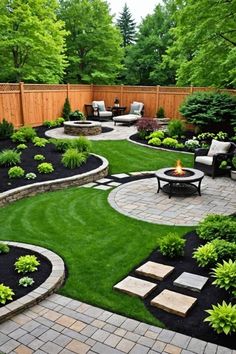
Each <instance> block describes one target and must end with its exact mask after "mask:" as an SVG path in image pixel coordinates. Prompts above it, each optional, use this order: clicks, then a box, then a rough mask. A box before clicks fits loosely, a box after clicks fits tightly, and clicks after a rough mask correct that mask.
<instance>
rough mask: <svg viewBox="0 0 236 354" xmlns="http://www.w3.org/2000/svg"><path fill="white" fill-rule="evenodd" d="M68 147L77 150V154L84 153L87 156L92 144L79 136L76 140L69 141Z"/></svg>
mask: <svg viewBox="0 0 236 354" xmlns="http://www.w3.org/2000/svg"><path fill="white" fill-rule="evenodd" d="M69 147H70V148H73V149H77V150H78V151H79V152H85V153H87V154H89V153H90V151H91V149H92V143H91V141H90V140H88V139H87V138H86V137H84V136H80V137H79V138H77V139H71V140H70V144H69Z"/></svg>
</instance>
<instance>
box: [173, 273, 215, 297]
mask: <svg viewBox="0 0 236 354" xmlns="http://www.w3.org/2000/svg"><path fill="white" fill-rule="evenodd" d="M207 280H208V278H207V277H203V276H201V275H197V274H192V273H187V272H183V273H182V274H181V275H180V276H179V277H178V278H177V279H176V280H175V281H174V285H176V286H179V287H181V288H186V289H189V290H192V291H197V292H200V291H201V290H202V288H203V287H204V285H205V284H206V282H207Z"/></svg>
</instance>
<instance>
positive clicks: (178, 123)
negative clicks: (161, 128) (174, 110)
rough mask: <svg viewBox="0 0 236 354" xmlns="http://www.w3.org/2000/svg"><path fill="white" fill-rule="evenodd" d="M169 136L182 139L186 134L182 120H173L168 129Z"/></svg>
mask: <svg viewBox="0 0 236 354" xmlns="http://www.w3.org/2000/svg"><path fill="white" fill-rule="evenodd" d="M167 131H168V135H169V136H171V137H173V138H180V137H181V136H182V135H183V134H184V132H185V124H184V122H183V121H182V120H181V119H172V120H171V121H170V122H169V123H168V127H167Z"/></svg>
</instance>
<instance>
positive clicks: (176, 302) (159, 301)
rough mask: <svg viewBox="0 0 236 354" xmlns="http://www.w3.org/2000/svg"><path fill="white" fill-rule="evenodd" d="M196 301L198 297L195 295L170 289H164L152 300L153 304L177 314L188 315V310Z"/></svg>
mask: <svg viewBox="0 0 236 354" xmlns="http://www.w3.org/2000/svg"><path fill="white" fill-rule="evenodd" d="M196 301H197V299H196V298H195V297H192V296H187V295H183V294H179V293H176V292H174V291H170V290H163V291H162V292H161V293H160V294H159V295H157V296H156V297H154V299H152V300H151V305H153V306H155V307H158V308H160V309H162V310H164V311H166V312H170V313H173V314H175V315H177V316H181V317H186V315H187V312H188V311H189V310H190V308H191V307H192V306H193V305H194V304H195V302H196Z"/></svg>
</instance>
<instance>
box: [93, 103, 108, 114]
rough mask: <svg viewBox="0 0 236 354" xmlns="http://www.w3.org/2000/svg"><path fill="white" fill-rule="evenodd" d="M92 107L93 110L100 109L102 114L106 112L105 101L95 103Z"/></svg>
mask: <svg viewBox="0 0 236 354" xmlns="http://www.w3.org/2000/svg"><path fill="white" fill-rule="evenodd" d="M92 105H93V108H98V109H99V111H100V112H104V111H105V110H106V108H105V102H104V101H93V102H92Z"/></svg>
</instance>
